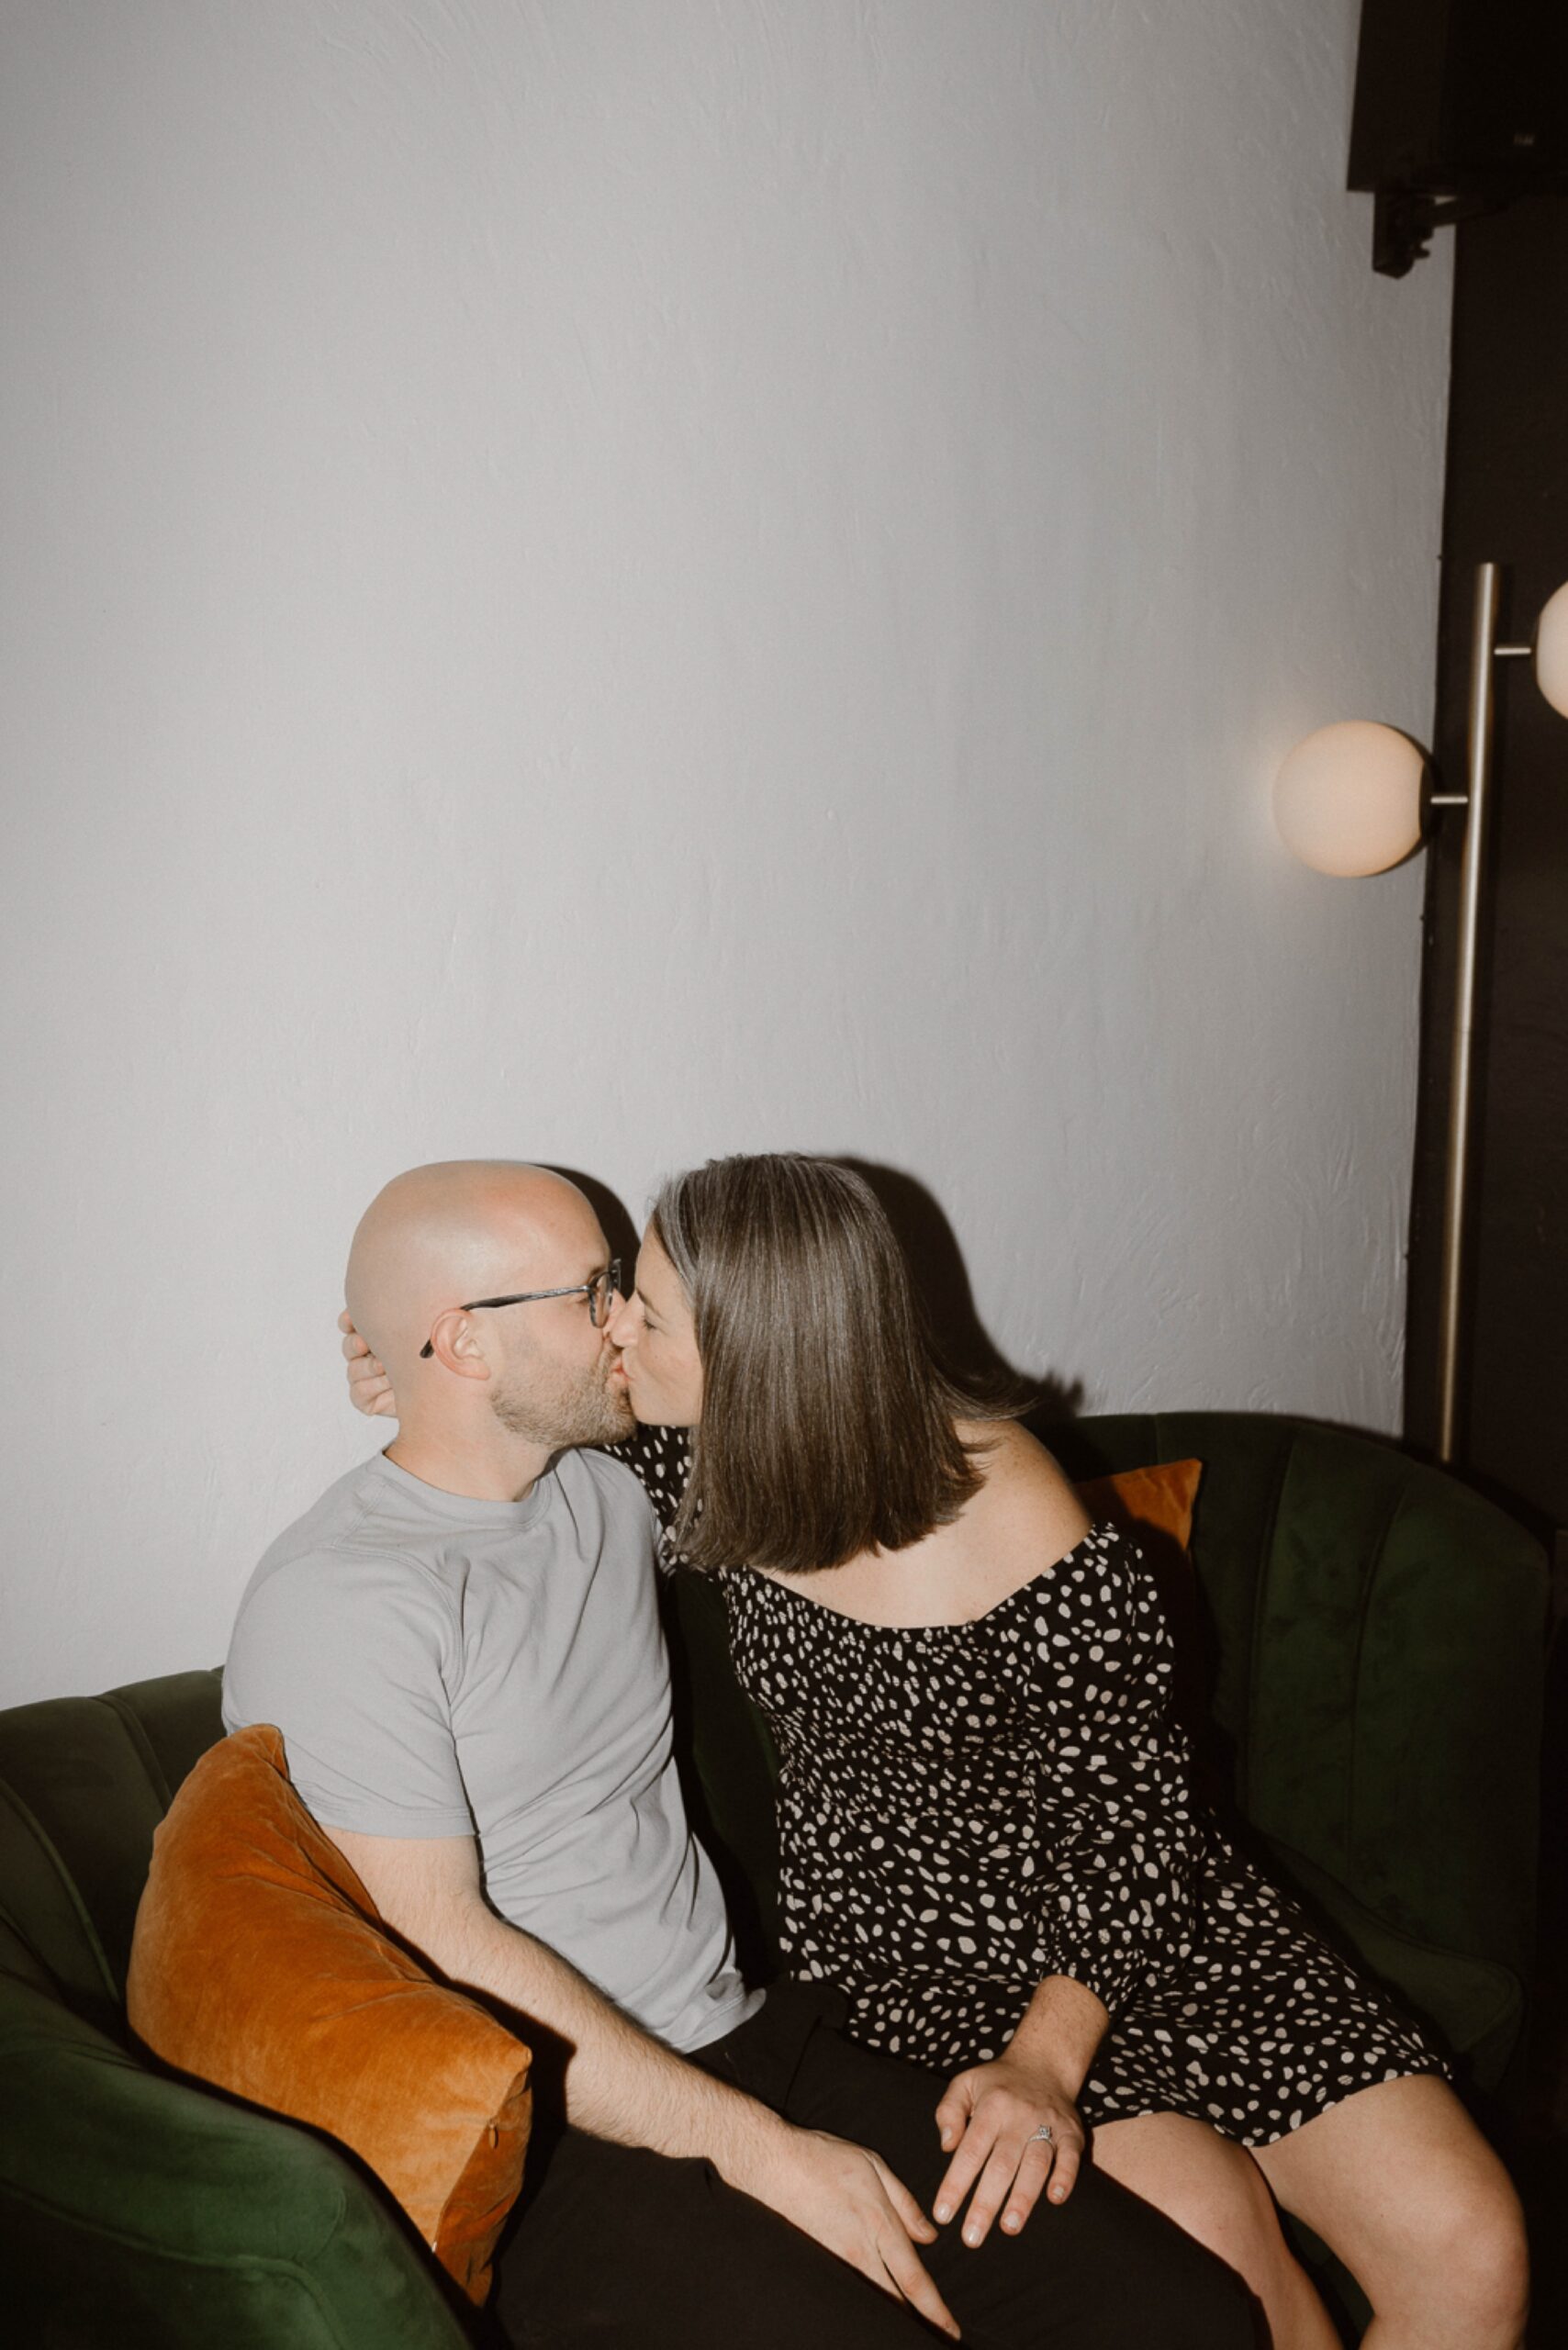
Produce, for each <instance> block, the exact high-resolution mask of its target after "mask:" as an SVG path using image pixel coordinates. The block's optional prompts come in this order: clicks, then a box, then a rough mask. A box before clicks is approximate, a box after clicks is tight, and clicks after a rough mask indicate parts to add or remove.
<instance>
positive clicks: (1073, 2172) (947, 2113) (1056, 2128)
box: [936, 2054, 1083, 2244]
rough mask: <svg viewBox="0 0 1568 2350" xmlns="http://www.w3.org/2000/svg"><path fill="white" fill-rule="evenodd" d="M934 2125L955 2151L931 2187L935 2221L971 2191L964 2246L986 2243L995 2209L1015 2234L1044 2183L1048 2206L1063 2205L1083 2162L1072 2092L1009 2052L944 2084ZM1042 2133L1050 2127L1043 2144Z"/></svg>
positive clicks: (947, 2216) (945, 2145) (946, 2217)
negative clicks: (936, 2184) (939, 2181)
mask: <svg viewBox="0 0 1568 2350" xmlns="http://www.w3.org/2000/svg"><path fill="white" fill-rule="evenodd" d="M936 2126H937V2128H938V2130H939V2131H940V2132H941V2133H942V2145H943V2150H944V2152H946V2151H947V2150H949V2149H951V2150H953V2159H952V2161H951V2162H950V2163H949V2164H948V2165H947V2174H946V2177H945V2178H944V2179H943V2181H942V2184H941V2186H940V2187H939V2188H937V2190H936V2217H937V2218H938V2219H939V2220H943V2221H946V2220H950V2219H951V2218H952V2216H953V2214H954V2212H955V2211H956V2210H958V2206H959V2204H960V2203H961V2202H962V2201H963V2199H964V2198H965V2196H966V2195H967V2194H968V2193H969V2189H970V2188H971V2187H974V2188H975V2193H974V2200H973V2202H972V2203H971V2204H970V2205H969V2217H968V2219H967V2220H966V2221H964V2242H965V2243H966V2244H983V2243H984V2241H985V2238H986V2235H987V2233H988V2232H989V2230H990V2227H991V2221H993V2220H994V2219H995V2217H996V2215H997V2213H998V2211H1002V2205H1003V2203H1004V2202H1005V2204H1006V2207H1007V2208H1006V2210H1004V2211H1002V2227H1003V2228H1004V2229H1005V2231H1006V2232H1007V2233H1008V2234H1009V2235H1016V2234H1017V2233H1018V2231H1019V2229H1020V2228H1021V2227H1022V2226H1023V2224H1024V2222H1025V2220H1026V2219H1027V2218H1028V2216H1029V2214H1030V2212H1031V2211H1032V2210H1034V2208H1035V2205H1036V2202H1037V2201H1038V2199H1039V2195H1040V2189H1041V2188H1043V2187H1044V2186H1045V2184H1046V2181H1047V2178H1048V2179H1049V2180H1050V2183H1051V2184H1050V2200H1051V2201H1052V2202H1053V2203H1065V2202H1066V2201H1067V2199H1068V2197H1069V2196H1070V2194H1071V2192H1072V2184H1073V2181H1074V2179H1075V2178H1076V2177H1078V2167H1079V2164H1080V2163H1081V2160H1082V2158H1083V2124H1082V2123H1081V2121H1080V2120H1079V2118H1078V2108H1077V2106H1076V2105H1075V2104H1074V2102H1073V2096H1072V2092H1071V2091H1070V2089H1068V2087H1066V2085H1065V2084H1064V2082H1063V2081H1062V2080H1061V2079H1060V2078H1059V2077H1058V2076H1056V2075H1055V2074H1054V2073H1053V2072H1052V2070H1051V2069H1050V2068H1049V2067H1047V2066H1045V2065H1038V2064H1036V2065H1025V2064H1024V2063H1023V2062H1021V2061H1020V2060H1019V2059H1017V2058H1016V2057H1014V2056H1013V2055H1011V2054H1009V2055H1007V2056H1002V2057H999V2058H998V2059H997V2061H996V2062H995V2063H994V2064H991V2065H973V2066H971V2068H970V2069H969V2071H968V2072H967V2073H960V2074H958V2076H957V2078H956V2079H954V2080H952V2081H950V2082H949V2083H948V2085H947V2092H946V2096H945V2097H944V2098H943V2099H942V2102H941V2104H940V2105H939V2106H938V2107H937V2109H936ZM1041 2128H1046V2129H1048V2130H1049V2132H1050V2133H1051V2134H1050V2136H1049V2138H1048V2139H1047V2138H1041V2137H1037V2136H1036V2132H1037V2131H1039V2130H1040V2129H1041ZM977 2179H978V2180H979V2181H980V2184H979V2186H978V2187H975V2181H976V2180H977Z"/></svg>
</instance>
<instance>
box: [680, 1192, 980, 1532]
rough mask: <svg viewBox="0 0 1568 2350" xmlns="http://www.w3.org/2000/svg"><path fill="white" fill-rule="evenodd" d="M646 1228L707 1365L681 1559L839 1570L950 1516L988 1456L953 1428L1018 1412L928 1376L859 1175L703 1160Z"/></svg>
mask: <svg viewBox="0 0 1568 2350" xmlns="http://www.w3.org/2000/svg"><path fill="white" fill-rule="evenodd" d="M648 1228H649V1230H650V1232H652V1233H655V1235H656V1237H657V1238H658V1240H659V1243H660V1245H661V1247H662V1248H664V1250H665V1253H666V1256H667V1257H668V1258H669V1260H670V1262H671V1264H672V1265H673V1266H674V1268H675V1270H676V1272H677V1273H678V1276H679V1278H680V1281H681V1284H682V1286H683V1287H684V1289H685V1291H686V1293H687V1296H688V1298H689V1301H690V1304H691V1310H692V1315H693V1319H694V1321H695V1324H696V1335H697V1351H698V1354H699V1356H700V1358H701V1362H702V1393H703V1402H702V1419H701V1424H700V1427H698V1428H696V1429H695V1430H694V1432H693V1433H694V1444H693V1450H692V1468H691V1482H690V1483H689V1486H688V1488H687V1492H686V1498H685V1500H684V1501H683V1503H682V1505H681V1507H680V1511H679V1514H678V1516H677V1518H676V1521H675V1525H674V1527H672V1529H671V1533H672V1539H673V1542H674V1545H675V1547H676V1549H677V1550H678V1551H679V1552H680V1554H681V1556H682V1557H683V1558H684V1559H685V1560H686V1561H687V1562H688V1563H689V1565H691V1566H694V1567H703V1568H713V1567H723V1566H734V1565H741V1564H745V1565H748V1566H756V1567H776V1568H780V1569H782V1570H783V1571H784V1572H786V1573H790V1572H802V1571H804V1570H807V1569H810V1568H814V1567H836V1566H842V1564H843V1563H844V1561H845V1560H846V1559H852V1558H854V1557H855V1556H856V1554H857V1552H859V1551H861V1550H870V1549H872V1548H877V1549H880V1550H903V1549H904V1548H905V1546H906V1545H907V1544H909V1543H911V1542H917V1541H918V1540H919V1539H920V1538H921V1536H922V1535H924V1534H929V1533H930V1531H931V1529H932V1527H935V1526H946V1525H947V1524H949V1523H950V1522H951V1520H952V1519H953V1518H955V1517H956V1516H958V1512H959V1510H960V1509H962V1507H963V1505H964V1504H965V1503H966V1502H967V1501H968V1500H969V1496H970V1495H971V1494H973V1493H975V1492H976V1491H977V1489H978V1488H979V1485H980V1471H979V1469H978V1468H977V1466H976V1463H975V1459H974V1455H975V1453H976V1452H977V1451H978V1450H981V1449H984V1448H983V1447H977V1446H975V1445H972V1444H970V1445H966V1444H964V1443H963V1442H961V1441H960V1439H959V1438H958V1433H957V1431H956V1429H955V1427H954V1421H955V1420H956V1419H958V1418H969V1419H1001V1418H1004V1417H1009V1416H1011V1415H1012V1410H1013V1409H1014V1408H1015V1407H1014V1406H1011V1405H1006V1404H1002V1405H999V1404H997V1403H996V1402H994V1401H990V1402H988V1401H987V1400H985V1399H983V1398H981V1397H980V1396H978V1395H975V1394H971V1393H966V1391H965V1390H964V1389H963V1388H961V1387H960V1386H959V1385H958V1383H957V1382H955V1381H953V1380H951V1379H950V1378H948V1377H947V1376H946V1373H945V1372H943V1371H941V1370H940V1369H939V1368H938V1366H937V1363H936V1361H935V1357H934V1355H933V1353H932V1349H931V1345H930V1341H929V1339H928V1337H927V1336H926V1332H925V1329H924V1324H923V1320H922V1317H921V1314H920V1310H919V1308H918V1306H917V1304H916V1303H915V1297H914V1292H913V1287H912V1284H911V1281H910V1277H909V1270H908V1267H907V1266H906V1265H905V1263H904V1259H903V1254H902V1250H901V1248H900V1247H899V1244H898V1241H897V1239H896V1238H895V1237H894V1234H893V1229H892V1226H891V1225H890V1223H889V1222H888V1219H887V1216H886V1214H884V1212H883V1209H882V1207H881V1205H880V1203H879V1201H878V1199H877V1196H876V1194H875V1192H873V1191H872V1190H871V1188H870V1186H869V1184H868V1183H867V1182H866V1181H865V1180H864V1178H863V1177H861V1176H859V1175H857V1174H855V1173H853V1172H852V1171H851V1169H848V1168H847V1167H840V1166H838V1165H836V1164H835V1163H834V1161H833V1160H832V1159H827V1158H805V1157H801V1156H797V1155H794V1154H789V1155H785V1154H777V1153H770V1154H767V1155H763V1156H757V1157H749V1158H711V1159H710V1160H709V1162H708V1164H707V1165H706V1166H705V1167H699V1168H695V1169H692V1170H691V1171H690V1172H689V1174H685V1175H677V1176H674V1177H672V1178H671V1180H670V1181H668V1182H667V1183H666V1185H665V1186H664V1188H663V1190H662V1191H661V1192H659V1195H658V1197H657V1199H656V1200H655V1203H654V1206H653V1212H652V1214H651V1215H650V1217H649V1220H648ZM1017 1408H1021V1406H1020V1407H1017Z"/></svg>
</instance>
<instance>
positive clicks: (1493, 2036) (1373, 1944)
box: [1269, 1837, 1525, 2089]
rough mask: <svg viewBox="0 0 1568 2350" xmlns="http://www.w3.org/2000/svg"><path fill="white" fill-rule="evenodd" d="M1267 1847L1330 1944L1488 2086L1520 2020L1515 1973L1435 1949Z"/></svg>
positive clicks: (1282, 1847) (1279, 1848)
mask: <svg viewBox="0 0 1568 2350" xmlns="http://www.w3.org/2000/svg"><path fill="white" fill-rule="evenodd" d="M1269 1849H1270V1851H1271V1853H1272V1855H1273V1857H1274V1859H1275V1861H1276V1862H1277V1863H1278V1868H1279V1874H1280V1876H1281V1878H1282V1880H1283V1882H1284V1884H1285V1886H1286V1887H1287V1888H1288V1889H1289V1890H1290V1891H1292V1892H1294V1893H1295V1894H1296V1895H1297V1896H1299V1897H1301V1899H1302V1901H1303V1903H1304V1906H1305V1908H1307V1909H1308V1910H1310V1911H1312V1912H1313V1913H1314V1915H1315V1917H1316V1920H1317V1922H1318V1923H1320V1924H1321V1925H1323V1926H1325V1927H1326V1928H1327V1932H1328V1939H1329V1940H1330V1941H1331V1942H1333V1943H1334V1944H1335V1946H1336V1947H1337V1948H1338V1949H1339V1950H1341V1951H1343V1952H1344V1953H1345V1954H1346V1956H1347V1957H1349V1958H1351V1959H1353V1960H1355V1961H1356V1962H1357V1963H1358V1964H1361V1966H1363V1967H1365V1969H1366V1970H1367V1972H1368V1973H1369V1974H1370V1975H1373V1976H1375V1977H1376V1979H1377V1980H1378V1981H1379V1982H1381V1983H1383V1984H1386V1985H1387V1986H1388V1988H1389V1989H1390V1990H1391V1991H1392V1992H1393V1993H1394V1996H1395V1997H1396V1998H1397V1999H1398V2000H1399V2001H1400V2002H1401V2004H1402V2005H1403V2006H1405V2007H1406V2008H1407V2009H1410V2010H1411V2012H1412V2013H1413V2014H1415V2015H1416V2016H1417V2018H1419V2020H1421V2021H1422V2022H1424V2023H1427V2024H1428V2025H1430V2026H1431V2027H1432V2029H1433V2030H1434V2031H1435V2033H1436V2036H1437V2039H1438V2041H1439V2044H1440V2045H1441V2046H1442V2048H1443V2049H1444V2051H1445V2052H1446V2053H1448V2054H1449V2055H1450V2056H1452V2057H1453V2058H1454V2059H1455V2060H1456V2063H1457V2065H1458V2067H1459V2070H1460V2073H1461V2075H1462V2077H1463V2078H1464V2079H1465V2080H1466V2081H1467V2082H1469V2083H1470V2084H1472V2085H1473V2086H1474V2087H1478V2088H1484V2089H1491V2088H1495V2087H1496V2086H1497V2084H1498V2082H1499V2081H1500V2080H1501V2079H1502V2076H1503V2074H1504V2072H1505V2070H1506V2066H1507V2062H1508V2058H1509V2056H1510V2055H1511V2054H1512V2053H1513V2049H1514V2044H1515V2042H1516V2041H1517V2040H1518V2035H1519V2027H1520V2025H1521V2023H1522V2022H1523V2020H1524V2007H1525V1993H1524V1986H1523V1984H1522V1983H1521V1982H1520V1981H1519V1978H1518V1975H1515V1974H1514V1973H1512V1971H1511V1970H1510V1969H1509V1968H1507V1967H1506V1966H1502V1965H1500V1964H1497V1962H1496V1961H1495V1960H1493V1959H1487V1958H1475V1957H1473V1956H1471V1955H1469V1954H1468V1953H1464V1952H1462V1951H1453V1950H1443V1949H1440V1948H1439V1946H1438V1945H1437V1944H1436V1943H1434V1942H1424V1941H1422V1940H1421V1938H1420V1937H1419V1936H1418V1935H1416V1934H1412V1933H1411V1932H1409V1931H1408V1930H1407V1929H1406V1928H1405V1927H1403V1926H1396V1925H1394V1924H1392V1923H1391V1922H1390V1921H1389V1919H1386V1918H1383V1917H1380V1916H1379V1915H1378V1914H1377V1912H1376V1911H1375V1910H1372V1909H1369V1908H1368V1907H1367V1905H1366V1904H1365V1902H1364V1901H1361V1900H1360V1899H1359V1898H1358V1897H1357V1896H1356V1895H1355V1894H1353V1893H1351V1892H1350V1891H1349V1890H1348V1889H1347V1887H1346V1886H1343V1885H1341V1884H1339V1882H1338V1879H1337V1878H1335V1877H1333V1876H1331V1875H1330V1874H1329V1873H1328V1871H1327V1869H1325V1868H1323V1867H1321V1866H1320V1865H1319V1864H1318V1863H1316V1861H1310V1860H1308V1859H1307V1857H1306V1855H1305V1852H1296V1851H1295V1850H1294V1848H1293V1847H1292V1846H1290V1845H1289V1844H1284V1843H1282V1842H1280V1841H1278V1840H1277V1839H1275V1838H1272V1837H1271V1838H1270V1839H1269Z"/></svg>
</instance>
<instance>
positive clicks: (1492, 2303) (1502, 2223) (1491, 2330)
mask: <svg viewBox="0 0 1568 2350" xmlns="http://www.w3.org/2000/svg"><path fill="white" fill-rule="evenodd" d="M1408 2224H1409V2232H1410V2235H1411V2237H1412V2238H1413V2241H1410V2242H1407V2243H1406V2245H1405V2246H1404V2247H1403V2249H1404V2252H1405V2259H1404V2261H1403V2262H1402V2264H1401V2266H1402V2267H1403V2268H1404V2271H1405V2276H1406V2278H1407V2280H1408V2285H1407V2289H1408V2290H1409V2291H1410V2292H1412V2293H1413V2294H1415V2295H1417V2296H1425V2295H1427V2294H1430V2295H1431V2296H1432V2298H1433V2299H1436V2300H1440V2301H1441V2303H1442V2305H1443V2308H1444V2311H1445V2312H1447V2313H1448V2314H1449V2321H1450V2323H1451V2322H1452V2321H1453V2320H1454V2319H1457V2318H1458V2317H1460V2315H1461V2314H1462V2316H1463V2319H1464V2321H1465V2322H1466V2324H1467V2326H1468V2328H1469V2329H1470V2332H1471V2334H1472V2336H1473V2339H1474V2340H1475V2341H1476V2342H1477V2343H1486V2344H1492V2343H1494V2342H1495V2343H1514V2342H1517V2341H1518V2340H1519V2338H1520V2337H1521V2335H1522V2334H1523V2332H1524V2323H1525V2316H1526V2313H1527V2311H1528V2309H1529V2251H1528V2248H1527V2245H1526V2241H1525V2222H1524V2214H1523V2212H1522V2211H1521V2210H1520V2209H1519V2200H1518V2196H1517V2195H1516V2194H1515V2193H1514V2190H1513V2188H1512V2186H1511V2185H1510V2183H1509V2181H1508V2177H1507V2175H1506V2172H1505V2171H1504V2169H1503V2166H1502V2165H1501V2163H1499V2162H1497V2161H1496V2160H1495V2157H1491V2158H1489V2159H1488V2161H1487V2162H1486V2163H1485V2164H1484V2165H1475V2164H1465V2165H1458V2164H1456V2165H1453V2167H1452V2169H1451V2170H1450V2172H1449V2173H1448V2174H1447V2175H1446V2176H1443V2177H1439V2178H1437V2179H1435V2180H1433V2181H1431V2182H1430V2183H1429V2184H1428V2185H1427V2187H1426V2188H1425V2189H1424V2191H1421V2192H1418V2194H1417V2198H1416V2208H1415V2210H1414V2213H1413V2215H1412V2218H1411V2221H1410V2222H1409V2223H1408ZM1373 2299H1374V2300H1375V2299H1376V2295H1375V2294H1374V2296H1373Z"/></svg>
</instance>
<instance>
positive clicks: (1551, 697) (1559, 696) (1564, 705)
mask: <svg viewBox="0 0 1568 2350" xmlns="http://www.w3.org/2000/svg"><path fill="white" fill-rule="evenodd" d="M1535 681H1536V684H1537V685H1538V686H1539V687H1540V690H1541V692H1542V693H1543V694H1544V695H1545V697H1546V699H1547V700H1548V701H1549V702H1550V703H1551V707H1552V709H1553V710H1556V711H1561V712H1562V716H1563V717H1564V718H1568V580H1564V582H1563V584H1562V587H1561V588H1559V589H1558V590H1557V593H1556V595H1555V596H1551V597H1549V598H1548V599H1547V600H1546V602H1545V603H1544V604H1543V605H1542V606H1541V608H1540V620H1539V621H1537V622H1536V627H1535Z"/></svg>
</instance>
